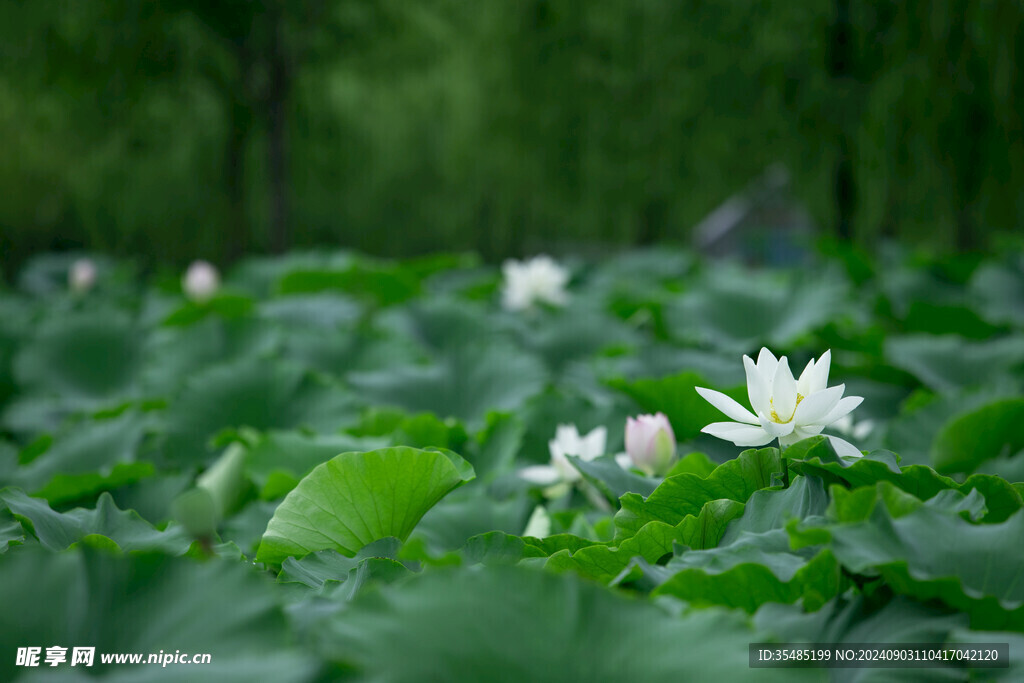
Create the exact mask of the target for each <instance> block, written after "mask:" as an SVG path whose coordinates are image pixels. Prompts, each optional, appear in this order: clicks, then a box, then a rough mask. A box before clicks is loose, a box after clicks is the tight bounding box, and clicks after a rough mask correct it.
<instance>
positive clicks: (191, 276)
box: [181, 261, 220, 302]
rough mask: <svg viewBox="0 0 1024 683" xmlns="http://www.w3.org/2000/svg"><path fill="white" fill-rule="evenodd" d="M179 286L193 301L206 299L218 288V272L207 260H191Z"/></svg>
mask: <svg viewBox="0 0 1024 683" xmlns="http://www.w3.org/2000/svg"><path fill="white" fill-rule="evenodd" d="M181 288H182V290H184V292H185V296H187V297H188V298H189V299H192V300H193V301H198V302H203V301H208V300H209V299H210V298H211V297H212V296H213V295H214V294H215V293H216V292H217V289H219V288H220V273H218V272H217V269H216V268H215V267H214V266H213V265H212V264H210V263H209V262H207V261H193V262H192V264H191V265H190V266H189V267H188V270H186V271H185V275H184V277H182V279H181Z"/></svg>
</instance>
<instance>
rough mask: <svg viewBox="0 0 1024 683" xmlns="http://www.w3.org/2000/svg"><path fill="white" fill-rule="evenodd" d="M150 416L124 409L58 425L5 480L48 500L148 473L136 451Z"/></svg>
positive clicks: (56, 500)
mask: <svg viewBox="0 0 1024 683" xmlns="http://www.w3.org/2000/svg"><path fill="white" fill-rule="evenodd" d="M152 424H153V419H152V416H150V415H147V414H144V413H139V412H126V413H123V414H121V415H118V416H116V417H112V418H106V419H94V420H90V421H87V422H83V423H81V424H76V425H73V426H70V427H68V428H67V429H65V430H63V431H62V432H61V433H59V434H57V436H56V437H55V438H54V439H53V441H52V443H51V444H50V445H49V447H48V448H47V449H46V450H45V451H44V452H43V453H41V454H40V455H38V456H36V457H35V458H34V459H33V460H32V461H31V462H29V463H28V464H26V465H23V466H22V467H21V468H19V469H18V470H17V472H15V473H14V476H13V477H12V479H11V483H13V484H14V485H16V486H19V487H21V488H23V489H25V490H26V491H29V492H30V493H32V494H34V495H40V496H43V497H44V498H47V499H48V500H49V501H50V502H51V503H55V504H56V503H62V502H65V501H73V500H77V499H79V498H81V497H82V496H85V495H88V494H91V493H95V492H97V491H100V490H102V489H104V488H116V487H117V486H123V485H125V484H129V483H132V482H134V481H138V480H139V479H140V478H142V477H144V476H147V475H149V474H152V473H153V471H154V470H153V465H152V464H151V463H149V462H137V461H136V455H137V450H138V448H139V445H140V443H141V442H142V437H143V434H144V433H145V431H146V430H147V429H148V428H150V427H151V426H152Z"/></svg>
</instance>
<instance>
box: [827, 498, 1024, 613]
mask: <svg viewBox="0 0 1024 683" xmlns="http://www.w3.org/2000/svg"><path fill="white" fill-rule="evenodd" d="M960 513H961V511H960V510H959V509H957V508H955V507H954V508H952V509H950V508H949V507H948V506H943V505H922V506H920V507H918V508H917V509H915V510H913V511H910V512H906V510H898V511H897V515H899V516H897V515H894V513H893V512H892V511H890V509H889V507H888V505H886V504H881V505H875V506H874V508H873V509H872V511H871V513H870V516H869V517H868V518H867V519H865V520H863V521H859V522H852V523H838V524H825V525H824V526H823V527H822V528H823V529H825V530H826V531H827V532H828V534H829V536H830V537H831V544H830V547H831V550H832V552H833V553H834V554H835V556H836V558H837V559H838V560H839V562H840V563H841V564H842V565H843V566H844V567H845V568H846V569H847V570H848V571H850V572H854V573H857V574H864V575H867V576H880V577H881V578H883V579H884V580H885V581H886V583H888V585H889V586H891V587H892V589H893V590H894V591H896V592H897V593H900V594H904V595H909V596H912V597H915V598H917V599H920V600H931V599H939V600H942V601H943V602H945V603H946V604H947V605H949V606H950V607H953V608H956V609H959V610H962V611H964V612H966V613H967V614H969V615H970V617H971V626H972V628H979V629H995V630H999V629H1007V630H1013V631H1021V630H1024V546H1022V545H1021V543H1020V539H1021V538H1022V537H1024V511H1018V512H1017V513H1015V514H1014V515H1012V516H1011V517H1010V518H1009V519H1007V520H1006V521H1004V522H1001V523H999V524H981V525H977V524H973V523H971V522H970V521H968V520H966V519H964V517H963V516H962V515H961V514H960Z"/></svg>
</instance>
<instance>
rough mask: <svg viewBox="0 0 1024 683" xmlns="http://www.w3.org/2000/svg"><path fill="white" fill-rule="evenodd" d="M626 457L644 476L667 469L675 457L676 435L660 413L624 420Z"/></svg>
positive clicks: (660, 472)
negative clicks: (627, 456)
mask: <svg viewBox="0 0 1024 683" xmlns="http://www.w3.org/2000/svg"><path fill="white" fill-rule="evenodd" d="M626 454H627V455H629V459H630V460H631V461H632V464H633V465H635V466H636V467H637V468H639V469H641V470H643V471H644V472H645V473H647V474H648V475H651V474H664V473H665V472H667V471H668V470H669V467H671V465H672V461H673V460H674V459H675V457H676V436H675V433H674V432H673V431H672V425H671V424H670V423H669V421H668V418H667V417H665V414H664V413H657V414H656V415H638V416H637V417H636V419H633V418H632V417H629V418H626ZM619 464H620V465H621V464H622V463H621V462H620V463H619Z"/></svg>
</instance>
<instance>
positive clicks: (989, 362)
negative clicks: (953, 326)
mask: <svg viewBox="0 0 1024 683" xmlns="http://www.w3.org/2000/svg"><path fill="white" fill-rule="evenodd" d="M885 357H886V359H888V361H889V362H890V363H892V364H893V365H894V366H896V367H898V368H900V369H902V370H906V371H907V372H909V373H911V374H912V375H914V376H915V377H917V378H918V379H919V380H921V382H923V383H924V384H925V385H927V386H929V387H931V388H932V389H934V390H935V391H952V390H955V389H960V388H963V387H970V386H977V385H980V384H985V383H988V382H990V381H992V380H995V379H999V378H1001V377H1004V376H1006V375H1007V374H1017V375H1019V374H1020V372H1019V371H1020V369H1021V366H1022V364H1024V336H1021V335H1019V334H1018V335H1012V336H1007V337H1000V338H998V339H990V340H986V341H968V340H966V339H964V338H963V337H959V336H956V335H943V336H931V335H907V336H905V337H891V338H889V339H887V340H886V341H885Z"/></svg>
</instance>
